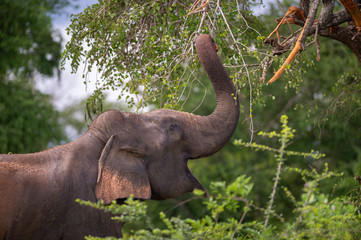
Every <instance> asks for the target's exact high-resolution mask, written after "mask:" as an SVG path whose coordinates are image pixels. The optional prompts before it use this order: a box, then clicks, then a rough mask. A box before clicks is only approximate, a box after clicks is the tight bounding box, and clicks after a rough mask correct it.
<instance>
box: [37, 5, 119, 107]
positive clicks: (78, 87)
mask: <svg viewBox="0 0 361 240" xmlns="http://www.w3.org/2000/svg"><path fill="white" fill-rule="evenodd" d="M97 2H98V1H97V0H78V1H75V2H74V3H75V4H76V5H77V7H74V6H71V7H67V8H66V9H64V12H63V13H62V14H60V15H54V16H52V18H53V26H54V29H55V30H57V31H59V32H60V33H61V35H62V37H63V43H62V44H63V47H64V46H65V44H66V43H67V42H68V41H69V40H70V36H68V35H67V34H66V30H65V29H66V28H67V27H68V26H69V25H70V14H76V13H80V12H82V11H83V10H84V9H85V8H86V7H87V6H90V5H92V4H95V3H97ZM79 69H84V65H81V66H80V67H79ZM88 77H89V80H90V81H91V83H90V84H88V85H87V86H85V84H84V79H83V78H82V70H79V71H78V72H77V73H76V74H72V73H71V67H70V62H69V61H68V62H67V63H66V65H65V70H62V71H61V76H60V81H58V77H57V76H56V77H53V78H46V77H42V80H41V81H36V88H37V89H38V90H40V91H41V92H43V93H46V94H50V95H52V96H53V104H54V106H55V107H56V109H58V110H63V109H64V108H66V107H67V106H69V105H72V104H74V103H79V102H80V101H81V100H82V99H85V98H86V97H88V96H89V95H90V94H91V93H92V92H93V91H94V87H95V84H92V83H94V82H95V80H96V78H97V77H98V75H97V73H95V72H92V73H90V74H89V76H88ZM107 94H108V98H107V100H109V101H115V100H116V99H117V94H116V93H114V92H108V93H107Z"/></svg>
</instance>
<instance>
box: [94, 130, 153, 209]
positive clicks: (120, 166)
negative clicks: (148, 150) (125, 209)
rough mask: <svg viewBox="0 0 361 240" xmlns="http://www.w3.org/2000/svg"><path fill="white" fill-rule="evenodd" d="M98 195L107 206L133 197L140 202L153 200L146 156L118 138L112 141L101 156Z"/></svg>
mask: <svg viewBox="0 0 361 240" xmlns="http://www.w3.org/2000/svg"><path fill="white" fill-rule="evenodd" d="M95 195H96V197H97V199H98V200H103V201H104V203H105V204H109V203H111V201H113V200H116V199H118V198H127V197H129V196H130V195H133V197H134V198H139V199H150V197H151V189H150V184H149V179H148V174H147V172H146V169H145V166H144V162H143V156H142V153H140V152H139V151H137V150H136V149H135V148H131V147H129V146H127V145H124V142H122V141H121V140H120V137H119V136H117V135H113V136H112V137H111V138H110V140H109V141H108V142H107V144H106V145H105V147H104V149H103V152H102V154H101V156H100V159H99V163H98V179H97V184H96V186H95Z"/></svg>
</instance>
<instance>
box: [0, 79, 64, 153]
mask: <svg viewBox="0 0 361 240" xmlns="http://www.w3.org/2000/svg"><path fill="white" fill-rule="evenodd" d="M50 100H51V99H50V97H49V96H48V95H45V94H42V93H40V92H39V91H37V90H35V89H33V88H32V84H31V83H29V82H26V81H19V80H16V81H1V80H0V112H1V114H0V152H1V153H8V152H12V153H29V152H36V151H41V150H44V149H45V148H47V147H49V145H50V146H54V145H57V144H59V143H61V142H62V141H63V140H64V139H66V137H65V136H64V134H63V129H62V126H61V125H60V123H59V122H58V119H59V118H60V115H59V113H58V112H57V111H56V110H55V109H54V107H53V106H52V104H51V101H50Z"/></svg>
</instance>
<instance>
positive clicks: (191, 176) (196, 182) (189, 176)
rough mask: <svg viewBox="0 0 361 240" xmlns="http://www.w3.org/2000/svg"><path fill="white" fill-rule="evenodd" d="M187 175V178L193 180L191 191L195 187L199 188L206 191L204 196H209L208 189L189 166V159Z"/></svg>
mask: <svg viewBox="0 0 361 240" xmlns="http://www.w3.org/2000/svg"><path fill="white" fill-rule="evenodd" d="M186 175H187V178H188V179H189V180H190V181H191V185H192V186H191V188H192V189H191V190H190V191H189V192H192V191H193V190H194V189H199V190H202V191H203V192H204V197H208V196H209V195H208V193H207V190H206V189H205V188H204V187H203V185H202V184H201V183H200V182H199V181H198V179H197V178H196V177H195V176H194V175H193V173H192V171H191V169H190V168H189V166H188V159H187V161H186Z"/></svg>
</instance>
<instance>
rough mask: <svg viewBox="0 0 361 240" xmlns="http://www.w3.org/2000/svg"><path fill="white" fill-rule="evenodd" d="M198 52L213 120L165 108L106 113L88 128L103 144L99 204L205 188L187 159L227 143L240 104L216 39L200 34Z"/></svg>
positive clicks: (214, 149)
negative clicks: (209, 90)
mask: <svg viewBox="0 0 361 240" xmlns="http://www.w3.org/2000/svg"><path fill="white" fill-rule="evenodd" d="M196 50H197V54H198V57H199V60H200V62H201V63H202V65H203V67H204V68H205V70H206V72H207V74H208V76H209V78H210V80H211V82H212V85H213V88H214V91H215V94H216V98H217V105H216V108H215V110H214V111H213V113H212V114H210V115H209V116H198V115H194V114H191V113H186V112H180V111H174V110H167V109H162V110H155V111H151V112H149V113H146V114H133V113H122V112H119V111H115V110H114V111H113V110H112V111H107V112H105V113H102V114H101V115H100V116H99V117H98V118H97V119H95V120H94V121H93V123H92V124H91V126H90V127H89V130H88V132H89V134H94V135H95V136H96V137H97V138H98V139H100V140H101V141H102V142H103V143H104V144H105V147H104V149H103V151H102V153H101V156H100V159H99V161H98V178H97V183H96V187H95V193H96V197H97V199H98V200H103V201H104V202H105V203H106V204H107V203H110V202H111V201H112V200H116V199H121V198H126V197H129V196H130V195H133V196H134V197H135V198H139V199H150V198H151V199H166V198H172V197H177V196H180V195H181V194H183V193H185V192H190V191H193V189H195V188H198V189H203V187H202V185H201V184H200V183H199V181H198V180H197V179H196V178H195V177H194V176H193V174H192V173H191V171H190V169H189V168H188V166H187V161H188V160H189V159H196V158H201V157H206V156H210V155H212V154H214V153H215V152H217V151H219V150H220V149H221V148H222V147H223V146H224V145H225V144H226V143H227V142H228V141H229V139H230V138H231V136H232V134H233V132H234V131H235V129H236V126H237V123H238V117H239V102H238V97H237V92H236V89H235V87H234V85H233V83H232V81H231V79H230V78H229V76H228V74H227V72H226V70H225V68H224V67H223V64H222V62H221V60H220V58H219V57H218V55H217V45H216V44H215V43H214V42H213V40H212V38H211V37H210V36H208V35H200V36H199V37H198V38H197V40H196Z"/></svg>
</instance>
